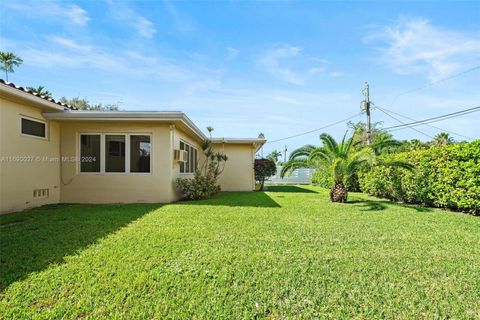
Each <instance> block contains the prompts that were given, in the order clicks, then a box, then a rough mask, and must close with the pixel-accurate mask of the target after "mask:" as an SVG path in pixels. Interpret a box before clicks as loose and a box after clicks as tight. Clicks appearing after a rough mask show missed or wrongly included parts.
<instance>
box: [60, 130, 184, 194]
mask: <svg viewBox="0 0 480 320" xmlns="http://www.w3.org/2000/svg"><path fill="white" fill-rule="evenodd" d="M80 133H111V134H113V133H118V134H122V133H130V134H134V133H135V134H137V133H138V134H150V135H151V140H150V141H151V170H150V171H151V173H80V172H79V171H80V170H79V163H78V162H75V161H74V162H63V163H62V167H61V180H62V188H61V202H75V203H135V202H147V203H156V202H171V201H173V200H175V199H176V195H175V193H174V189H173V183H172V168H173V167H174V163H173V154H172V147H171V144H172V139H173V137H172V135H173V133H172V129H171V127H170V125H168V124H163V123H153V122H138V123H135V122H122V121H118V122H91V121H89V122H84V121H77V122H73V121H65V122H62V124H61V154H62V156H64V157H78V155H79V150H80V142H79V139H80V138H79V136H80ZM127 147H128V146H127ZM101 156H103V157H104V156H105V155H101Z"/></svg>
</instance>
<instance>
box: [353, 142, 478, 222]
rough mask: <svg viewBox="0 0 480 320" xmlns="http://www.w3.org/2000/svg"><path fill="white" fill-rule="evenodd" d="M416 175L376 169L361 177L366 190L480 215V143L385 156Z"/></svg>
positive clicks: (401, 170) (410, 201) (391, 169)
mask: <svg viewBox="0 0 480 320" xmlns="http://www.w3.org/2000/svg"><path fill="white" fill-rule="evenodd" d="M384 157H385V160H387V161H396V160H403V161H408V162H409V163H411V164H413V165H415V167H416V170H415V171H414V172H408V171H405V170H403V169H399V168H388V167H380V166H379V167H375V168H373V169H372V170H371V171H369V172H363V173H361V174H360V175H359V182H360V186H361V189H362V191H364V192H366V193H369V194H372V195H375V196H378V197H383V198H387V199H391V200H395V201H402V202H405V203H417V204H423V205H428V206H435V207H441V208H450V209H453V210H460V211H465V212H470V213H473V214H479V213H480V140H477V141H474V142H471V143H460V144H455V145H451V146H444V147H432V148H430V149H428V150H419V151H410V152H404V153H399V154H392V155H386V156H384Z"/></svg>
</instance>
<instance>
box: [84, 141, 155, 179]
mask: <svg viewBox="0 0 480 320" xmlns="http://www.w3.org/2000/svg"><path fill="white" fill-rule="evenodd" d="M82 135H100V172H82V171H81V166H80V157H81V147H82V145H81V136H82ZM115 135H122V136H125V172H106V171H105V162H106V157H105V151H106V148H105V143H106V141H105V139H106V136H115ZM130 136H149V137H150V172H130ZM77 155H78V157H77V174H79V175H90V174H93V175H135V176H136V175H140V176H148V175H152V174H153V134H152V133H149V132H133V133H132V132H129V133H126V132H79V133H78V134H77Z"/></svg>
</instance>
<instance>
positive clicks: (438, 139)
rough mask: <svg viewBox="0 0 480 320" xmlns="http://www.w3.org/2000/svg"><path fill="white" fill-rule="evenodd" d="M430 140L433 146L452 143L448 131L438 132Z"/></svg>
mask: <svg viewBox="0 0 480 320" xmlns="http://www.w3.org/2000/svg"><path fill="white" fill-rule="evenodd" d="M432 142H433V144H434V145H435V146H437V147H442V146H446V145H449V144H452V143H454V140H453V138H452V137H451V136H450V135H449V134H448V133H446V132H440V133H439V134H437V135H436V136H435V137H434V138H433V141H432Z"/></svg>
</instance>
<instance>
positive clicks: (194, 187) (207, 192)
mask: <svg viewBox="0 0 480 320" xmlns="http://www.w3.org/2000/svg"><path fill="white" fill-rule="evenodd" d="M175 185H176V187H177V189H178V190H179V191H180V192H181V193H182V194H183V196H184V197H185V198H186V199H189V200H201V199H208V198H211V197H213V196H214V195H215V194H217V193H219V192H220V186H219V185H217V179H216V178H215V177H214V176H213V175H211V174H209V175H203V174H202V173H201V171H200V170H197V171H195V176H194V177H193V178H177V180H176V181H175Z"/></svg>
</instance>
